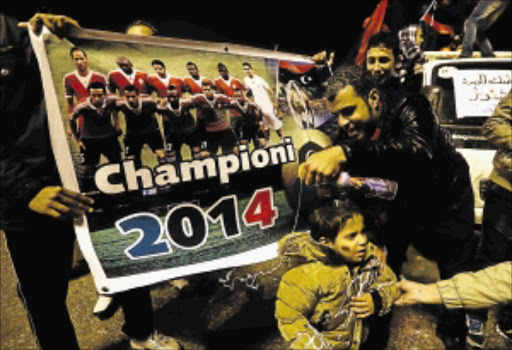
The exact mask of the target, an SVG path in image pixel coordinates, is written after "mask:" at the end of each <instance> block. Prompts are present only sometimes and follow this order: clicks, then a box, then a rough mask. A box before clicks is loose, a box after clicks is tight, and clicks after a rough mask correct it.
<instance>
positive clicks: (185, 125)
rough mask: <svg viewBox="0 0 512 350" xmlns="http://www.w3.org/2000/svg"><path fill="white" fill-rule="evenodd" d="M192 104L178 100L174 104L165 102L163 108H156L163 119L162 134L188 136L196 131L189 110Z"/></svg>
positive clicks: (185, 100) (186, 100) (188, 101)
mask: <svg viewBox="0 0 512 350" xmlns="http://www.w3.org/2000/svg"><path fill="white" fill-rule="evenodd" d="M192 108H194V104H193V103H192V101H191V100H189V99H179V100H178V101H176V102H173V103H171V102H167V103H166V105H165V106H163V107H162V106H160V105H159V106H158V113H160V114H161V115H162V117H163V118H164V127H165V131H164V133H165V134H166V135H169V134H190V133H192V132H193V131H194V130H195V129H196V121H195V119H194V117H193V116H192V114H191V113H190V110H191V109H192Z"/></svg>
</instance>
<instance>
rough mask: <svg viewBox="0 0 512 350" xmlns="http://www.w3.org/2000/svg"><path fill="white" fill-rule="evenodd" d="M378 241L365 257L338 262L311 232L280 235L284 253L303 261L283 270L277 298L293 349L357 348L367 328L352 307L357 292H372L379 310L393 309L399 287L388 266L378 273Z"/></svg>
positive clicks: (282, 327) (278, 313) (279, 315)
mask: <svg viewBox="0 0 512 350" xmlns="http://www.w3.org/2000/svg"><path fill="white" fill-rule="evenodd" d="M374 251H375V246H373V245H372V244H371V243H370V244H369V245H368V249H367V254H366V257H365V259H364V262H363V263H362V264H360V265H354V266H348V265H347V264H344V263H341V264H340V263H339V261H338V262H334V261H333V259H332V258H330V256H331V255H330V254H329V253H328V252H327V251H326V250H325V248H323V247H321V246H320V245H319V244H318V243H317V242H316V241H314V240H313V239H312V238H311V236H310V234H309V232H299V233H291V234H289V235H287V236H285V237H283V239H282V240H281V241H280V256H281V259H283V260H285V261H286V263H288V264H289V265H299V266H296V267H294V268H292V269H290V270H289V271H288V272H286V273H285V274H284V276H283V277H282V279H281V283H280V285H279V289H278V292H277V300H276V314H275V315H276V319H277V322H278V326H279V330H280V332H281V334H282V336H283V338H284V339H285V340H286V341H288V342H290V348H292V349H358V348H359V347H360V345H361V342H362V341H363V340H364V339H363V338H365V336H366V334H367V329H365V327H364V325H363V323H364V321H363V320H361V319H357V318H356V317H355V314H354V313H352V312H351V311H350V308H349V303H350V299H351V298H352V297H353V296H361V295H362V294H365V293H370V294H371V295H372V297H373V300H374V305H375V313H378V314H379V315H383V314H386V313H388V312H389V311H390V310H391V307H392V305H393V302H394V301H395V300H396V299H397V298H398V296H399V293H398V290H397V288H396V287H395V282H396V277H395V275H394V274H393V272H392V271H391V269H390V268H389V267H387V266H386V267H385V270H384V272H383V273H382V274H380V273H379V266H380V263H379V261H378V260H377V258H376V257H375V256H374Z"/></svg>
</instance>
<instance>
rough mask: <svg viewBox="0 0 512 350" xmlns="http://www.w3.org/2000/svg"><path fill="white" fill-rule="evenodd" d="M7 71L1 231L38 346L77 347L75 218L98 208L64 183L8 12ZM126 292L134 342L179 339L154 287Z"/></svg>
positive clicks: (0, 60)
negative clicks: (72, 298) (162, 319)
mask: <svg viewBox="0 0 512 350" xmlns="http://www.w3.org/2000/svg"><path fill="white" fill-rule="evenodd" d="M30 24H31V26H32V28H33V30H34V32H36V33H37V32H39V30H40V28H41V25H42V24H45V25H46V26H47V27H49V29H51V30H56V29H57V30H58V29H62V28H63V27H65V26H66V25H77V23H76V22H75V21H73V20H71V19H69V18H67V17H65V16H56V15H41V14H37V15H36V16H34V17H33V18H32V19H31V21H30ZM0 72H1V74H0V116H1V118H0V121H1V128H0V130H1V131H2V135H1V136H2V137H1V143H0V176H1V179H2V181H0V191H1V192H0V224H1V227H0V228H1V229H2V230H3V231H4V233H5V237H6V241H7V247H8V250H9V252H10V255H11V259H12V262H13V266H14V270H15V272H16V275H17V277H18V290H19V294H20V296H21V298H22V301H23V303H24V304H25V307H26V310H27V314H28V317H29V320H30V324H31V327H32V331H33V333H34V336H35V338H36V341H37V343H38V346H39V347H40V348H42V349H78V342H77V339H76V336H75V332H74V329H73V325H72V323H71V320H70V318H69V313H68V310H67V308H66V304H65V301H66V294H67V290H68V278H69V276H70V272H71V271H70V270H71V262H72V253H73V246H74V239H75V237H74V230H73V225H72V221H71V218H76V219H79V218H80V217H82V216H83V215H84V214H85V213H86V212H90V211H92V205H93V201H92V199H90V198H89V197H86V196H84V195H82V194H80V193H77V192H74V191H71V190H67V189H64V188H62V185H61V181H60V178H59V175H58V172H57V167H56V164H55V160H54V155H53V152H52V150H51V147H50V138H49V136H50V135H49V130H48V125H47V113H46V106H45V101H44V95H43V89H42V83H41V78H40V72H39V69H38V65H37V61H36V57H35V55H34V52H33V49H32V46H31V44H30V40H29V36H28V32H27V30H25V29H21V28H19V27H18V21H17V20H15V19H13V18H11V17H8V16H7V15H4V14H0ZM42 276H44V279H45V281H44V283H41V277H42ZM119 296H120V298H119V302H120V305H122V306H123V310H124V314H125V324H124V326H123V331H124V332H125V334H127V335H128V337H130V338H131V343H130V344H131V345H132V347H135V346H137V345H138V344H141V343H144V344H146V343H148V341H152V343H155V341H154V340H155V339H157V340H158V342H160V343H165V345H166V346H167V348H171V345H172V343H171V342H170V341H169V339H172V338H165V341H164V340H162V338H161V337H160V335H159V334H158V333H157V332H155V330H154V323H153V311H152V306H151V298H150V294H149V288H140V289H136V290H132V291H128V292H125V293H121V294H120V295H119ZM172 340H173V341H174V342H176V340H174V339H172ZM176 343H177V342H176ZM174 345H176V344H174ZM174 345H173V346H174ZM147 348H148V349H149V348H156V347H154V346H153V347H147ZM174 348H179V344H177V346H175V347H174Z"/></svg>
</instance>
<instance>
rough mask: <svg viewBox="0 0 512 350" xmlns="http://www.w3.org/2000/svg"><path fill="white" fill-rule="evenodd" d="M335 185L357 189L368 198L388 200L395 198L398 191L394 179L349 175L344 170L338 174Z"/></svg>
mask: <svg viewBox="0 0 512 350" xmlns="http://www.w3.org/2000/svg"><path fill="white" fill-rule="evenodd" d="M337 185H338V186H340V187H342V188H353V189H357V190H358V191H361V192H362V193H363V194H364V196H365V197H368V198H379V199H385V200H388V201H390V200H393V199H395V197H396V193H397V191H398V183H397V182H396V181H392V180H387V179H381V178H377V177H351V176H350V175H349V174H348V173H346V172H342V173H341V174H340V177H339V178H338V181H337Z"/></svg>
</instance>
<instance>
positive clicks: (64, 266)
mask: <svg viewBox="0 0 512 350" xmlns="http://www.w3.org/2000/svg"><path fill="white" fill-rule="evenodd" d="M24 225H25V227H24V228H22V229H19V230H12V231H6V232H5V236H6V240H7V247H8V249H9V252H10V255H11V259H12V262H13V266H14V270H15V272H16V275H17V278H18V291H19V295H20V297H21V299H22V301H23V303H24V305H25V309H26V311H27V315H28V318H29V322H30V325H31V327H32V332H33V333H34V336H35V337H36V340H37V343H38V345H39V346H40V347H41V348H42V349H78V342H77V339H76V336H75V331H74V329H73V325H72V323H71V320H70V318H69V313H68V310H67V307H66V296H67V290H68V278H69V276H70V273H71V264H72V255H73V246H74V240H75V236H74V232H73V227H72V224H71V222H62V221H58V220H56V219H53V218H47V217H44V216H42V215H39V214H35V213H34V214H28V215H27V220H26V223H25V224H24Z"/></svg>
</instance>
